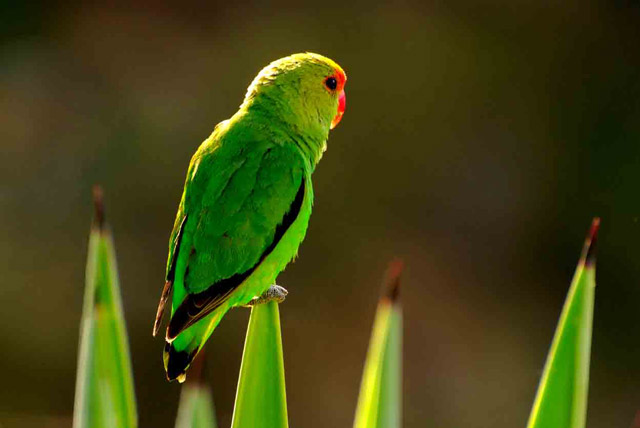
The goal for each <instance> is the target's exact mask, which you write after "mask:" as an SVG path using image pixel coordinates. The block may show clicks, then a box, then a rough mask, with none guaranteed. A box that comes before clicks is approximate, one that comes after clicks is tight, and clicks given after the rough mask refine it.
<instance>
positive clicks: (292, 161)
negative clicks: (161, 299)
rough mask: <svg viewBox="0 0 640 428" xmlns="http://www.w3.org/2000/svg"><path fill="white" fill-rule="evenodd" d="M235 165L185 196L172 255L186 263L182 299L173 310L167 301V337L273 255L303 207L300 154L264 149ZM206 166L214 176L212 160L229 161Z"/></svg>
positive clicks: (221, 298) (213, 306)
mask: <svg viewBox="0 0 640 428" xmlns="http://www.w3.org/2000/svg"><path fill="white" fill-rule="evenodd" d="M235 160H236V162H233V163H235V164H236V165H238V167H237V168H236V169H235V171H234V172H233V173H232V174H230V175H229V177H228V179H227V180H225V184H224V185H223V186H221V185H220V184H219V183H216V180H215V179H213V178H211V177H210V179H209V181H211V182H212V183H213V184H212V185H208V186H205V187H206V190H205V191H203V192H202V195H201V197H199V198H197V199H198V200H196V198H192V199H190V198H189V195H188V194H187V197H186V200H185V205H186V206H185V208H186V216H188V220H187V221H186V223H185V227H184V232H182V233H183V234H184V238H181V243H180V247H179V248H178V250H177V252H178V258H179V259H180V260H182V258H183V257H184V258H185V265H186V267H185V269H184V281H183V283H184V287H185V291H186V294H185V297H184V299H183V300H182V301H181V302H180V303H179V305H178V306H177V308H176V302H175V301H174V308H176V309H175V312H174V314H173V316H172V318H171V321H170V323H169V327H168V329H167V340H173V339H174V338H175V337H176V336H177V335H178V334H179V333H180V332H182V331H183V330H184V329H186V328H188V327H189V326H191V325H193V324H194V323H196V322H197V321H199V320H200V319H202V318H204V317H205V316H206V315H208V314H209V313H211V312H212V311H213V310H215V309H216V308H217V307H219V306H220V305H221V304H222V303H223V302H225V301H226V300H227V299H228V298H229V296H230V295H231V293H232V292H233V291H234V290H236V289H237V288H238V287H239V286H240V285H241V284H242V283H243V282H244V280H245V279H247V278H248V277H249V276H250V275H251V274H252V273H253V272H254V270H255V269H256V268H257V267H258V266H259V265H260V263H261V262H262V261H263V260H264V259H265V258H266V257H267V255H269V254H270V253H271V252H272V251H273V249H274V248H275V247H276V245H277V244H278V243H279V242H280V240H281V239H282V237H283V235H284V234H285V233H286V231H287V230H288V229H289V227H290V226H291V224H292V223H293V222H294V221H295V219H296V218H297V217H298V215H299V213H300V211H301V209H302V202H303V199H304V195H305V184H304V166H303V160H302V158H301V156H300V154H299V153H297V152H296V151H294V150H292V149H290V148H286V147H281V146H270V147H267V148H265V149H264V150H255V149H253V150H251V152H250V154H247V153H245V154H244V157H243V160H242V161H241V162H237V159H235ZM205 161H208V162H211V163H212V164H211V165H209V166H208V167H207V168H206V170H207V171H213V173H214V174H215V171H216V168H215V166H216V165H215V164H216V163H218V162H224V163H225V165H228V164H229V159H225V156H222V155H218V156H216V155H215V153H214V154H212V155H211V156H209V159H203V160H202V162H205ZM202 167H203V166H202V165H201V166H200V170H202ZM198 174H199V173H198ZM203 177H204V174H203ZM197 178H198V177H197V175H196V179H197ZM202 179H204V178H202ZM191 205H197V206H198V209H197V210H195V209H192V208H191ZM174 299H175V296H174Z"/></svg>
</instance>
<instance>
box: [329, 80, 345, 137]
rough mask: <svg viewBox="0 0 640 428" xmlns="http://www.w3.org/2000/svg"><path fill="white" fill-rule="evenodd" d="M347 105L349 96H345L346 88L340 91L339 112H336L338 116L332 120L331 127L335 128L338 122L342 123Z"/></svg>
mask: <svg viewBox="0 0 640 428" xmlns="http://www.w3.org/2000/svg"><path fill="white" fill-rule="evenodd" d="M346 106H347V97H346V96H345V94H344V89H343V90H342V91H340V95H339V96H338V113H336V116H335V117H334V118H333V120H332V121H331V128H330V129H333V128H335V127H336V126H338V123H340V120H341V119H342V115H343V114H344V109H345V107H346Z"/></svg>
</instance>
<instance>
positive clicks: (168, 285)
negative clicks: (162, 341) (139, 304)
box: [153, 214, 187, 337]
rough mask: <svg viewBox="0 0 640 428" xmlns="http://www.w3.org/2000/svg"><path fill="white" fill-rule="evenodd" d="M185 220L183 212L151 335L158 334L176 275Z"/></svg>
mask: <svg viewBox="0 0 640 428" xmlns="http://www.w3.org/2000/svg"><path fill="white" fill-rule="evenodd" d="M186 222H187V215H186V214H185V216H184V218H183V219H182V222H180V228H179V229H178V234H177V235H176V238H175V245H174V246H173V253H172V257H171V261H170V262H169V267H168V268H167V277H166V281H165V283H164V287H163V288H162V294H161V295H160V302H158V309H157V310H156V319H155V321H154V322H153V336H154V337H155V335H156V334H158V330H160V323H161V322H162V317H163V316H164V307H165V306H166V304H167V299H168V298H169V294H170V293H171V289H172V288H173V279H174V277H175V275H176V259H177V258H178V251H179V250H180V243H181V242H182V232H183V231H184V225H185V223H186Z"/></svg>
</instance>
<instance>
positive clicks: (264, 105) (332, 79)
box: [243, 53, 347, 140]
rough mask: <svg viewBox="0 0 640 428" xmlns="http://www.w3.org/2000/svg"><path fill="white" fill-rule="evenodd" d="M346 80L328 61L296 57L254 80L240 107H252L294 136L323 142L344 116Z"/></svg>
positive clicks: (279, 62)
mask: <svg viewBox="0 0 640 428" xmlns="http://www.w3.org/2000/svg"><path fill="white" fill-rule="evenodd" d="M346 81H347V76H346V74H345V73H344V71H343V70H342V68H341V67H340V66H339V65H338V64H336V63H335V62H334V61H332V60H331V59H329V58H326V57H324V56H322V55H318V54H314V53H303V54H295V55H291V56H288V57H285V58H281V59H279V60H277V61H274V62H272V63H271V64H269V65H268V66H266V67H265V68H263V69H262V71H260V73H259V74H258V75H257V76H256V78H255V79H254V80H253V82H252V83H251V85H250V86H249V89H248V90H247V95H246V97H245V100H244V103H243V107H244V106H246V107H247V108H251V107H252V106H255V108H258V109H260V110H263V111H265V113H266V114H268V115H269V116H270V117H272V118H274V119H277V120H280V121H282V122H283V124H285V125H287V126H288V127H289V128H290V129H292V130H294V132H298V133H302V134H308V135H313V134H318V135H319V136H323V137H322V139H323V140H326V136H327V135H328V133H329V129H333V128H334V127H335V126H336V125H338V122H340V119H342V115H343V114H344V110H345V106H346V97H345V93H344V85H345V83H346Z"/></svg>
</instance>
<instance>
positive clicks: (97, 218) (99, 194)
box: [93, 184, 105, 230]
mask: <svg viewBox="0 0 640 428" xmlns="http://www.w3.org/2000/svg"><path fill="white" fill-rule="evenodd" d="M103 196H104V193H103V191H102V187H100V185H98V184H96V185H94V186H93V222H94V225H95V226H96V227H97V228H98V230H103V229H104V222H105V217H104V198H103Z"/></svg>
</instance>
